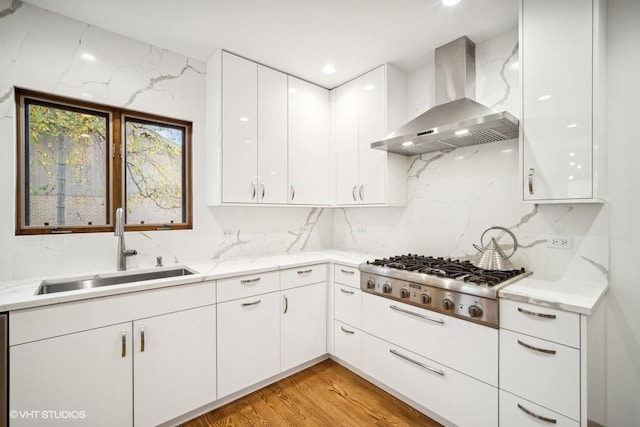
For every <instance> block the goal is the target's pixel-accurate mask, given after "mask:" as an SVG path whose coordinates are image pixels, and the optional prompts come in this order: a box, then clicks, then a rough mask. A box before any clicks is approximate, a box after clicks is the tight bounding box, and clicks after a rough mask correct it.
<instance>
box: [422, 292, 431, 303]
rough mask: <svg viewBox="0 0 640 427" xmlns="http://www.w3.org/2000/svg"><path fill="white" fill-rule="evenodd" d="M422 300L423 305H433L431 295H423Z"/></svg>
mask: <svg viewBox="0 0 640 427" xmlns="http://www.w3.org/2000/svg"><path fill="white" fill-rule="evenodd" d="M420 300H421V301H422V303H423V304H431V295H429V294H422V295H420Z"/></svg>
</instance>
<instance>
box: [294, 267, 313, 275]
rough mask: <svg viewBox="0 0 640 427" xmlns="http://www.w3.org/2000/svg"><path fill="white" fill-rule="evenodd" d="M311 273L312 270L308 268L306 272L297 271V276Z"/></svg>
mask: <svg viewBox="0 0 640 427" xmlns="http://www.w3.org/2000/svg"><path fill="white" fill-rule="evenodd" d="M312 271H313V268H310V269H308V270H298V274H309V273H311V272H312Z"/></svg>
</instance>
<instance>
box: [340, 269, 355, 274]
mask: <svg viewBox="0 0 640 427" xmlns="http://www.w3.org/2000/svg"><path fill="white" fill-rule="evenodd" d="M340 271H341V272H343V273H344V274H356V272H355V271H353V270H345V269H344V268H341V269H340Z"/></svg>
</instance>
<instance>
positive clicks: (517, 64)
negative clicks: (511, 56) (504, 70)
mask: <svg viewBox="0 0 640 427" xmlns="http://www.w3.org/2000/svg"><path fill="white" fill-rule="evenodd" d="M509 68H511V69H512V70H517V69H518V68H520V61H516V62H514V63H513V64H511V65H510V66H509Z"/></svg>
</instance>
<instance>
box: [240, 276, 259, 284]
mask: <svg viewBox="0 0 640 427" xmlns="http://www.w3.org/2000/svg"><path fill="white" fill-rule="evenodd" d="M259 281H260V278H259V277H256V278H255V279H244V280H240V283H241V284H243V285H246V284H247V283H256V282H259Z"/></svg>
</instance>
